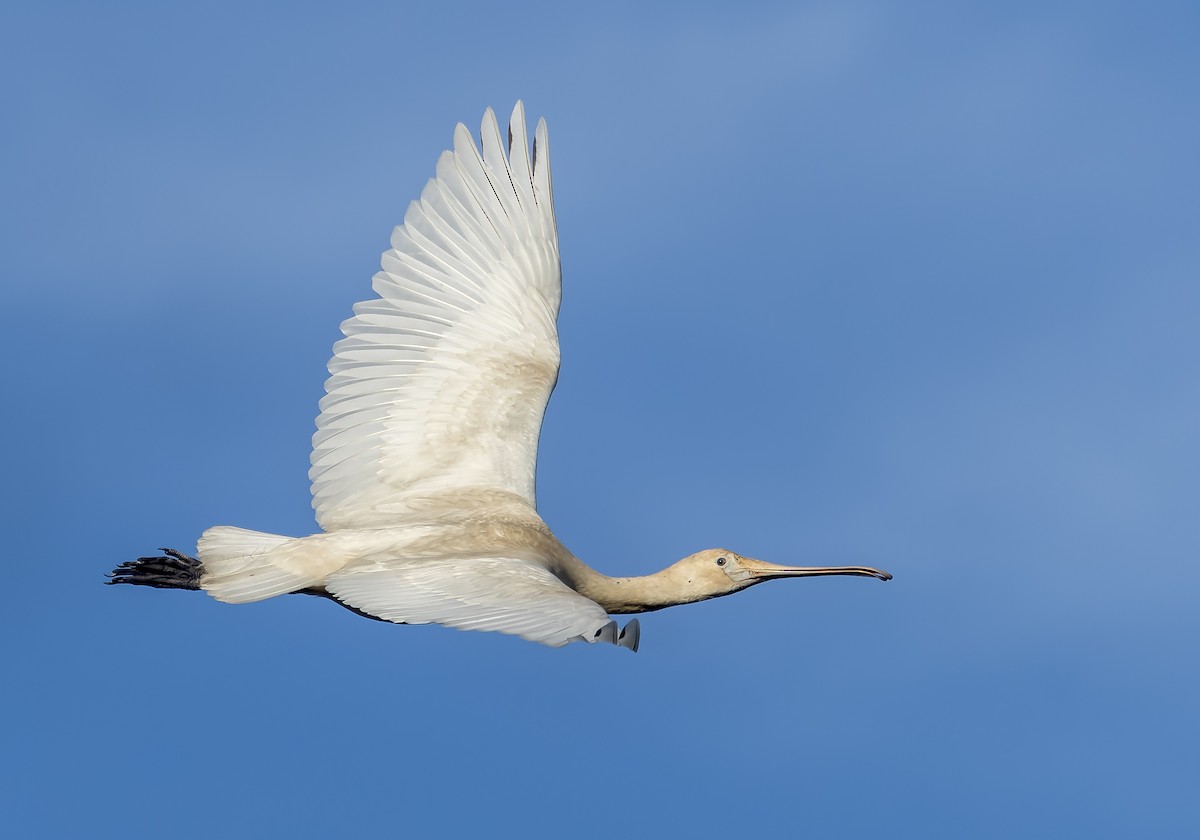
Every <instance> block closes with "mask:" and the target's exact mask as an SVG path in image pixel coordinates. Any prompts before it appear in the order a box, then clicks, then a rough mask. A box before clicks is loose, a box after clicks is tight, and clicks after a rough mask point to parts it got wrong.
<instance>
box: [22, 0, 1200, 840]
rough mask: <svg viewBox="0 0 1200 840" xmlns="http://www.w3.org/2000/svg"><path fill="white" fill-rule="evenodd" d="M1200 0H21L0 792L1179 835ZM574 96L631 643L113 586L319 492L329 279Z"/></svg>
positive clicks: (128, 809)
mask: <svg viewBox="0 0 1200 840" xmlns="http://www.w3.org/2000/svg"><path fill="white" fill-rule="evenodd" d="M1198 31H1200V9H1198V7H1197V6H1196V5H1195V4H1194V3H1170V2H1163V3H1154V4H1139V3H1065V4H1064V3H1013V2H1005V3H991V4H930V3H905V4H892V3H869V2H821V3H798V2H788V3H779V4H749V5H747V4H736V5H735V4H731V3H724V4H704V3H686V4H668V3H662V4H646V3H632V2H631V3H622V2H615V3H605V4H590V5H588V6H586V7H585V6H583V5H582V4H565V3H553V4H552V3H547V4H543V5H523V4H519V3H517V4H512V3H509V4H496V3H489V4H478V3H471V2H464V3H454V4H436V3H422V4H405V3H398V2H389V3H358V4H341V7H340V8H337V9H336V10H335V8H334V5H333V4H329V5H328V6H325V7H317V6H315V5H306V4H298V3H279V4H254V3H241V2H239V3H222V2H208V3H203V4H199V3H197V4H186V3H172V4H163V3H105V4H91V3H88V4H84V3H79V4H64V3H53V2H37V3H33V2H14V3H7V4H5V6H4V10H3V12H2V13H0V79H2V81H0V114H2V115H3V119H2V121H3V126H4V127H3V129H2V131H0V152H2V154H0V195H2V196H3V198H2V200H0V266H2V270H3V282H2V286H0V296H2V298H0V341H2V342H3V345H4V347H3V349H4V354H5V357H6V359H7V365H6V373H5V384H6V386H7V387H6V393H7V397H6V398H5V401H4V411H3V412H2V413H0V431H2V432H3V435H4V438H5V439H6V440H8V443H7V445H6V447H5V470H4V475H5V481H4V482H3V483H4V486H5V490H4V493H5V496H6V501H5V503H4V506H3V509H4V511H5V529H6V543H5V549H4V565H3V568H4V582H5V588H6V591H7V593H6V594H7V597H6V598H5V599H4V608H3V610H2V611H0V622H2V638H3V640H4V641H3V648H2V650H3V652H4V665H3V673H4V675H5V678H4V685H5V686H6V687H5V688H4V689H3V691H2V692H0V703H2V704H3V705H4V706H6V707H7V708H6V710H5V711H4V712H3V715H2V719H3V720H4V724H3V727H2V729H0V755H3V761H2V762H0V774H2V775H3V778H0V825H2V826H3V827H5V830H4V831H3V833H4V834H5V835H6V836H11V837H35V836H38V837H68V836H70V837H105V836H111V837H168V836H169V837H179V838H192V837H195V838H209V837H218V836H219V837H255V836H259V837H261V836H290V837H329V836H346V835H347V834H355V835H361V836H414V837H431V836H453V835H455V834H457V835H459V836H478V837H482V836H493V837H500V836H512V837H527V836H554V837H579V838H590V837H619V836H631V837H638V836H643V837H648V836H684V835H686V836H693V837H734V836H737V837H745V836H754V835H758V836H768V835H773V836H785V833H786V835H792V836H799V835H808V836H813V837H830V838H838V837H844V838H854V837H872V838H874V837H904V836H907V837H922V838H941V837H945V838H961V837H975V838H993V837H994V838H1011V837H1016V836H1042V837H1050V836H1073V837H1089V838H1097V837H1134V836H1142V837H1168V838H1169V837H1195V836H1197V834H1198V832H1200V799H1198V798H1197V795H1196V792H1197V790H1198V789H1200V714H1198V712H1197V709H1198V708H1200V672H1198V669H1197V661H1198V657H1197V652H1196V642H1197V635H1198V633H1200V615H1198V612H1197V604H1198V600H1200V566H1198V564H1197V543H1198V537H1200V533H1198V531H1200V515H1198V514H1200V510H1198V507H1200V505H1198V502H1200V493H1198V492H1197V491H1198V487H1197V483H1198V476H1200V442H1198V440H1197V428H1198V427H1200V337H1198V334H1197V322H1198V320H1200V224H1198V222H1200V157H1198V155H1197V149H1200V97H1198V96H1197V86H1196V85H1197V79H1198V78H1200V52H1198V51H1197V49H1196V33H1197V32H1198ZM517 98H523V99H524V101H525V102H526V105H527V108H528V111H529V113H530V117H531V119H532V118H536V117H537V116H539V115H545V116H546V118H547V119H548V121H549V125H550V134H551V142H552V148H553V164H554V184H555V188H556V196H555V198H556V206H557V211H558V224H559V231H560V244H561V249H562V255H563V272H564V303H563V309H562V314H561V318H560V322H559V326H560V332H561V338H562V356H563V372H562V378H561V380H560V383H559V386H558V389H557V391H556V393H555V395H554V397H553V399H552V400H551V403H550V408H549V412H548V415H547V418H546V426H545V431H544V434H543V437H542V447H541V459H540V463H539V472H538V490H539V507H540V510H541V512H542V514H543V516H544V517H545V519H546V520H547V522H548V523H549V524H550V525H551V527H552V528H554V529H555V531H556V533H557V534H558V536H559V537H560V538H561V539H562V540H563V541H564V542H565V543H566V544H567V545H568V546H570V547H571V548H572V550H573V551H574V552H575V553H576V554H577V555H579V556H580V557H582V558H583V559H584V560H586V561H587V562H589V563H591V564H592V565H594V566H595V567H597V568H599V569H600V570H602V571H605V572H607V573H610V574H640V573H646V572H650V571H653V570H656V569H658V568H660V567H662V566H665V565H667V564H669V563H671V562H674V561H675V560H676V559H678V558H680V557H682V556H684V555H686V554H690V553H692V552H693V551H697V550H699V549H702V548H707V547H712V546H724V547H728V548H731V549H733V550H735V551H738V552H740V553H743V554H747V555H750V556H755V557H760V558H763V559H766V560H772V561H775V562H782V563H791V562H797V563H806V564H841V563H856V564H858V563H861V564H868V565H874V566H878V567H880V568H884V569H887V570H889V571H891V572H892V573H894V574H895V580H894V581H892V582H891V583H889V584H887V585H884V584H881V583H878V582H875V581H871V580H865V579H859V578H831V579H815V580H802V581H791V582H783V583H775V584H770V585H767V586H761V587H757V588H755V589H753V590H750V591H748V592H745V593H742V594H739V595H737V596H736V597H732V598H725V599H718V600H715V601H710V602H707V603H704V604H699V605H695V606H689V607H683V608H679V609H672V610H668V611H665V612H660V613H656V614H652V615H650V616H647V617H646V618H644V619H643V622H642V630H643V636H642V643H643V646H642V650H641V652H640V653H638V654H637V655H636V656H630V655H629V654H628V653H627V652H625V651H623V650H620V649H617V648H613V647H602V646H589V645H571V646H568V647H566V648H563V649H560V650H553V649H549V648H543V647H541V646H537V645H533V644H529V643H525V642H521V641H519V640H516V639H513V638H510V637H506V636H501V635H496V634H482V633H460V632H456V631H451V630H446V629H442V628H437V627H396V626H388V625H383V624H379V623H375V622H369V621H364V620H361V619H358V618H356V617H355V616H353V615H351V614H349V613H347V612H345V611H342V610H338V609H335V608H334V607H333V606H332V605H330V604H327V603H323V602H319V601H317V600H315V599H305V598H283V599H276V600H274V601H270V602H265V603H260V604H254V605H248V606H241V607H232V606H227V605H223V604H219V603H217V602H215V601H213V600H212V599H210V598H207V597H204V596H202V595H200V594H197V593H184V592H157V591H153V590H148V589H142V588H134V587H122V588H106V587H103V586H101V585H100V584H101V581H102V580H103V574H104V572H106V571H108V570H109V569H110V568H112V567H113V566H114V565H115V564H116V563H118V562H121V561H123V560H127V559H131V558H133V557H136V556H138V555H141V554H146V553H150V552H152V551H153V550H154V549H155V548H157V547H158V546H172V547H177V548H180V549H183V550H187V551H190V550H192V549H194V547H195V541H196V538H197V537H198V536H199V534H200V532H201V531H203V530H204V529H205V528H206V527H208V526H210V525H214V524H231V525H240V526H243V527H248V528H254V529H259V530H265V531H274V532H279V533H285V534H293V535H303V534H308V533H311V532H313V531H314V530H315V528H316V526H315V524H314V522H313V518H312V512H311V509H310V506H309V494H308V481H307V478H306V471H307V468H308V455H309V441H310V436H311V434H312V431H313V419H314V417H315V416H316V404H317V400H318V398H319V397H320V395H321V394H322V383H323V381H324V378H325V369H324V366H325V363H326V361H327V359H328V356H329V352H330V346H331V345H332V343H333V342H334V340H335V339H336V338H337V337H338V335H339V334H338V331H337V325H338V323H339V322H340V321H341V320H342V319H344V318H346V317H348V315H349V314H350V307H351V305H352V304H353V303H354V302H355V301H357V300H360V299H363V298H365V297H368V296H370V293H369V283H370V277H371V275H372V274H373V273H374V271H375V270H376V269H377V267H378V255H379V253H380V252H381V251H383V250H384V249H385V248H386V247H387V241H388V235H389V232H390V229H391V227H392V226H393V225H394V224H396V223H398V222H399V221H400V220H401V219H402V218H403V215H404V211H405V208H406V207H407V205H408V202H409V201H410V200H411V199H413V198H415V197H416V196H417V195H418V193H419V191H420V189H421V187H422V185H423V184H424V182H425V180H426V179H427V178H429V177H430V176H431V175H432V174H433V167H434V162H435V160H436V158H437V155H438V153H439V152H440V151H441V150H442V149H444V148H446V147H447V146H448V145H449V143H450V141H451V136H452V131H453V128H454V125H455V123H456V122H459V121H463V122H466V123H467V124H468V126H469V127H471V128H472V130H473V131H476V130H477V127H478V124H479V118H480V116H481V114H482V112H483V109H484V108H485V107H486V106H488V105H492V106H494V107H495V108H496V109H497V111H498V112H500V113H501V114H502V115H507V113H508V111H509V110H510V109H511V107H512V105H513V102H514V101H515V100H516V99H517Z"/></svg>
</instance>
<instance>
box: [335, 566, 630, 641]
mask: <svg viewBox="0 0 1200 840" xmlns="http://www.w3.org/2000/svg"><path fill="white" fill-rule="evenodd" d="M325 589H326V590H327V591H328V592H330V593H332V594H333V595H334V596H336V597H337V599H338V600H339V601H342V602H343V603H346V604H349V605H350V606H352V607H354V608H356V609H359V610H361V611H363V612H365V613H368V614H370V615H373V616H377V617H378V618H382V619H384V620H385V621H395V622H397V623H400V624H444V625H446V626H448V627H457V628H458V629H460V630H494V631H496V632H499V633H510V634H512V635H514V636H520V637H521V638H523V639H528V640H529V641H531V642H541V643H542V644H544V645H550V646H551V647H559V646H561V645H565V644H566V643H567V642H572V641H576V640H582V641H588V642H595V641H611V642H615V641H617V638H616V636H615V628H616V625H615V624H614V622H613V621H612V620H611V619H610V618H609V617H608V615H607V614H606V613H605V612H604V610H603V609H602V608H601V607H600V605H599V604H597V603H596V602H595V601H591V600H589V599H587V598H585V597H583V596H582V595H580V594H578V593H577V592H575V590H573V589H571V588H569V587H568V586H566V585H565V584H564V583H563V582H562V581H560V580H559V579H558V578H556V577H555V576H554V575H553V574H551V573H550V572H549V571H547V570H546V568H545V567H544V566H541V565H539V564H536V563H530V562H527V561H525V560H514V559H505V558H492V557H482V558H472V559H443V558H438V559H436V560H378V561H360V562H359V563H358V564H355V565H353V566H351V567H350V568H348V569H345V570H343V571H341V572H338V573H336V574H334V575H331V576H330V577H329V578H327V579H326V581H325ZM635 632H636V629H635ZM626 646H627V647H628V646H632V648H633V649H634V650H636V649H637V648H636V642H635V643H633V644H632V645H629V644H626Z"/></svg>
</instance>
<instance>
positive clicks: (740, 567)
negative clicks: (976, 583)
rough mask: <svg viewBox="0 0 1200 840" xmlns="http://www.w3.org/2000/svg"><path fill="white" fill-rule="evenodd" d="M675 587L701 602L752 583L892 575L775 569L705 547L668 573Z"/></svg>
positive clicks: (850, 569) (859, 569)
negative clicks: (820, 577) (807, 578)
mask: <svg viewBox="0 0 1200 840" xmlns="http://www.w3.org/2000/svg"><path fill="white" fill-rule="evenodd" d="M667 571H668V573H669V574H670V575H671V577H672V579H673V580H674V582H675V585H676V586H677V587H678V588H679V589H681V590H684V591H686V592H688V593H689V594H691V595H693V596H695V600H697V601H703V600H705V599H708V598H717V597H719V596H721V595H729V594H730V593H733V592H738V591H740V590H742V589H745V588H746V587H749V586H753V585H754V584H756V583H762V582H763V581H767V580H778V579H780V578H789V577H815V576H817V575H859V576H862V577H873V578H878V579H879V580H891V579H892V576H891V575H890V574H888V573H887V572H881V571H879V570H878V569H871V568H868V567H866V566H778V565H776V564H774V563H766V562H764V561H762V560H755V559H753V558H751V557H743V556H742V555H740V554H738V553H737V552H734V551H730V550H729V549H726V548H709V549H706V550H704V551H699V552H697V553H695V554H693V555H691V556H690V557H685V558H683V559H682V560H680V561H679V562H678V563H676V564H675V565H674V566H671V567H670V568H669V569H668V570H667Z"/></svg>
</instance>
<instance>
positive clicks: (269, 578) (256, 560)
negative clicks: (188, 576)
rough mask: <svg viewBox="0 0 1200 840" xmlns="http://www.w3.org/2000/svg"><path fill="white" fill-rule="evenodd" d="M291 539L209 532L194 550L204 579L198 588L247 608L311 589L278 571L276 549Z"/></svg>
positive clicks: (303, 578) (296, 577)
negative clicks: (254, 602)
mask: <svg viewBox="0 0 1200 840" xmlns="http://www.w3.org/2000/svg"><path fill="white" fill-rule="evenodd" d="M291 541H292V538H291V537H281V536H279V535H278V534H265V533H263V532H262V531H247V530H246V529H245V528H234V527H231V526H228V525H219V526H217V527H216V528H209V529H208V530H207V531H205V532H204V533H203V534H202V535H201V537H200V544H199V545H198V546H197V548H198V550H199V553H200V562H201V564H202V565H203V567H204V575H203V578H202V579H201V581H200V587H201V588H202V589H204V591H206V592H207V593H208V594H209V595H212V596H213V597H214V598H216V599H217V600H218V601H225V602H226V603H229V604H246V603H249V602H250V601H261V600H263V599H264V598H273V597H274V596H276V595H285V594H287V593H289V592H297V591H299V590H301V589H305V588H306V587H309V586H311V585H312V583H313V581H311V580H310V579H309V578H308V577H306V576H303V575H299V574H295V573H294V572H291V571H287V570H285V569H283V568H281V565H282V564H280V563H278V562H273V561H277V560H279V559H280V557H279V549H280V548H281V547H282V546H284V545H286V544H287V543H289V542H291Z"/></svg>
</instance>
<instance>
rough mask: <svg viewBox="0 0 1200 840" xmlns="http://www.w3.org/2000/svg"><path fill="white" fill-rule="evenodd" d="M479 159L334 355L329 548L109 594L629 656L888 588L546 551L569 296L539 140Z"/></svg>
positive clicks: (418, 207) (735, 557)
mask: <svg viewBox="0 0 1200 840" xmlns="http://www.w3.org/2000/svg"><path fill="white" fill-rule="evenodd" d="M481 135H482V147H483V152H482V154H480V152H479V150H478V148H477V147H476V145H475V142H474V140H473V138H472V137H471V134H470V132H469V131H468V130H467V129H466V128H465V127H464V126H463V125H462V124H461V123H460V124H459V125H458V127H457V128H456V129H455V132H454V150H453V151H446V152H443V153H442V155H441V157H440V158H439V159H438V162H437V170H436V171H437V174H436V177H434V178H433V179H432V180H430V181H429V183H428V184H426V186H425V189H424V191H423V192H422V193H421V198H420V200H418V201H415V202H413V203H412V204H411V205H410V206H409V209H408V213H407V214H406V215H405V217H404V224H403V225H401V226H399V227H397V228H396V229H395V231H394V232H393V234H392V242H391V244H392V247H391V250H388V251H386V252H385V253H384V254H383V259H382V268H383V270H382V271H380V272H379V273H378V274H376V275H375V278H374V282H373V288H374V290H375V293H376V294H377V295H378V297H375V298H372V299H371V300H367V301H364V302H362V303H359V304H357V305H356V306H355V307H354V316H353V317H352V318H350V319H349V320H347V321H345V322H343V323H342V332H343V333H344V334H345V338H343V339H342V340H340V341H338V342H337V343H336V344H335V345H334V348H333V359H332V360H331V361H330V363H329V373H330V377H329V379H328V380H327V381H326V383H325V390H326V392H327V394H326V396H325V397H324V398H323V399H322V400H321V404H320V409H321V413H320V416H319V417H318V418H317V431H316V434H315V435H314V436H313V452H312V468H311V469H310V470H309V477H310V478H311V480H312V494H313V507H314V508H315V510H316V518H317V522H318V524H319V525H320V526H321V528H322V530H323V532H324V533H319V534H314V535H312V536H308V537H301V538H292V537H285V536H279V535H276V534H267V533H262V532H258V531H247V530H244V529H242V528H234V527H229V526H218V527H214V528H209V529H208V530H207V531H205V532H204V534H203V535H202V536H201V538H200V541H199V545H198V555H199V559H195V558H192V557H189V556H187V555H185V554H182V553H180V552H177V551H173V550H170V549H163V551H164V554H163V556H159V557H143V558H140V559H138V560H134V561H130V562H127V563H122V564H121V565H120V566H118V567H117V568H116V569H115V570H114V571H113V572H112V574H111V575H110V580H109V581H108V582H109V583H130V584H139V585H144V586H155V587H159V588H168V589H202V590H204V591H205V592H207V593H208V594H210V595H212V596H213V597H214V598H216V599H217V600H219V601H225V602H227V603H232V604H244V603H248V602H251V601H261V600H263V599H266V598H273V597H275V596H277V595H286V594H289V593H303V594H310V595H320V596H323V597H327V598H330V599H332V600H335V601H336V602H338V603H340V604H341V605H343V606H345V607H347V608H349V609H351V610H353V611H354V612H356V613H359V614H360V615H363V616H366V617H369V618H376V619H380V620H383V621H390V622H395V623H397V624H431V623H432V624H443V625H447V626H449V627H456V628H459V629H463V630H494V631H498V632H501V633H511V634H514V635H517V636H520V637H522V638H524V639H528V640H530V641H534V642H541V643H543V644H547V645H552V646H555V647H557V646H560V645H563V644H566V643H567V642H572V641H576V640H583V641H587V642H597V641H606V642H614V643H617V644H620V645H622V646H624V647H627V648H629V649H631V650H635V651H636V650H637V647H638V639H639V627H638V622H637V620H636V619H634V620H632V621H630V622H629V624H628V625H626V627H625V628H624V629H623V630H620V631H618V629H617V624H616V622H615V621H613V620H612V619H610V618H609V615H610V614H626V613H641V612H650V611H652V610H658V609H662V608H663V607H668V606H672V605H674V604H687V603H692V602H695V601H702V600H705V599H708V598H715V597H718V596H721V595H728V594H730V593H732V592H737V591H740V590H742V589H745V588H746V587H749V586H752V585H754V584H756V583H759V582H761V581H765V580H772V579H776V578H784V577H805V576H813V575H863V576H869V577H875V578H879V579H881V580H889V579H890V578H891V575H889V574H888V573H886V572H882V571H878V570H876V569H871V568H866V567H861V566H836V567H815V568H814V567H798V566H777V565H774V564H771V563H765V562H762V561H760V560H753V559H751V558H749V557H742V556H741V555H739V554H736V553H734V552H732V551H728V550H726V549H709V550H707V551H701V552H699V553H697V554H693V555H691V556H689V557H686V558H684V559H683V560H680V561H679V562H678V563H675V564H674V565H672V566H670V567H668V568H667V569H664V570H663V571H661V572H658V573H657V574H652V575H648V576H645V577H622V578H612V577H607V576H605V575H602V574H600V573H599V572H596V571H594V570H593V569H591V568H590V567H588V566H587V565H585V564H584V563H583V562H582V561H580V560H579V559H577V558H576V557H575V556H574V555H573V554H572V553H571V552H570V551H568V550H567V548H566V547H565V546H564V545H563V544H562V543H561V542H559V541H558V539H556V538H555V536H554V534H552V533H551V532H550V529H549V528H548V527H547V526H546V524H545V523H544V522H543V521H542V519H541V517H540V516H538V513H537V509H536V507H535V500H534V474H535V471H536V460H537V446H538V437H539V435H540V432H541V425H542V416H543V414H544V413H545V410H546V402H547V401H548V400H549V398H550V392H551V391H552V390H553V388H554V383H555V381H556V380H557V378H558V367H559V350H558V331H557V327H556V320H557V317H558V308H559V301H560V297H561V274H560V267H559V257H558V233H557V229H556V226H555V217H554V205H553V200H552V195H551V185H550V158H549V140H548V137H547V133H546V122H545V120H539V121H538V125H537V129H536V131H535V133H534V140H533V159H532V161H531V160H530V157H529V144H528V140H527V137H526V130H525V112H524V107H523V106H522V104H521V103H520V102H518V103H517V105H516V108H515V109H514V110H513V113H512V118H511V120H510V122H509V128H508V136H507V138H505V137H504V136H503V135H502V134H501V131H500V127H499V126H498V125H497V122H496V117H495V115H494V114H493V113H492V111H491V109H488V110H487V112H486V113H485V114H484V117H483V125H482V129H481Z"/></svg>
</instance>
